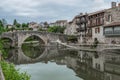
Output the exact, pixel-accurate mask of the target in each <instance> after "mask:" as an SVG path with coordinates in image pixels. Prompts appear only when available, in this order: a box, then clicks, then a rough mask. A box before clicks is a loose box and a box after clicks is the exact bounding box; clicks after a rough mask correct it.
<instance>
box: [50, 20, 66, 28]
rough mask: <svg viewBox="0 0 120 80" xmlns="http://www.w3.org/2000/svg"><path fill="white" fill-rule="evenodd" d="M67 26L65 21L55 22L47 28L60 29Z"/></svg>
mask: <svg viewBox="0 0 120 80" xmlns="http://www.w3.org/2000/svg"><path fill="white" fill-rule="evenodd" d="M67 24H68V22H67V20H57V21H56V22H54V23H50V24H49V26H50V27H53V26H60V27H66V26H67Z"/></svg>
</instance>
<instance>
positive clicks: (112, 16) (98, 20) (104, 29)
mask: <svg viewBox="0 0 120 80" xmlns="http://www.w3.org/2000/svg"><path fill="white" fill-rule="evenodd" d="M116 4H117V3H116V2H112V3H111V8H109V9H105V10H101V11H97V12H93V13H89V14H88V23H87V31H88V35H91V38H92V41H94V39H95V38H97V39H98V41H99V42H100V43H112V42H113V43H120V3H119V4H118V6H117V5H116Z"/></svg>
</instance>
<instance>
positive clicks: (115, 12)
mask: <svg viewBox="0 0 120 80" xmlns="http://www.w3.org/2000/svg"><path fill="white" fill-rule="evenodd" d="M104 36H105V42H106V43H118V44H120V3H119V4H118V6H117V5H116V3H115V2H112V8H110V9H107V10H106V12H105V25H104Z"/></svg>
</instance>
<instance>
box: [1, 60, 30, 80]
mask: <svg viewBox="0 0 120 80" xmlns="http://www.w3.org/2000/svg"><path fill="white" fill-rule="evenodd" d="M0 65H1V67H2V71H3V74H4V76H5V80H30V75H28V74H27V73H26V72H24V73H20V72H19V69H15V66H14V64H11V63H8V62H5V61H0Z"/></svg>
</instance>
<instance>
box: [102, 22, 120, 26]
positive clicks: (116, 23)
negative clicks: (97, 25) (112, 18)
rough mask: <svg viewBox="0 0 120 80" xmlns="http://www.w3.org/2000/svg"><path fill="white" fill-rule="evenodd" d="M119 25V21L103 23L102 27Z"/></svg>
mask: <svg viewBox="0 0 120 80" xmlns="http://www.w3.org/2000/svg"><path fill="white" fill-rule="evenodd" d="M112 26H120V22H112V23H110V24H106V25H104V27H112Z"/></svg>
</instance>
